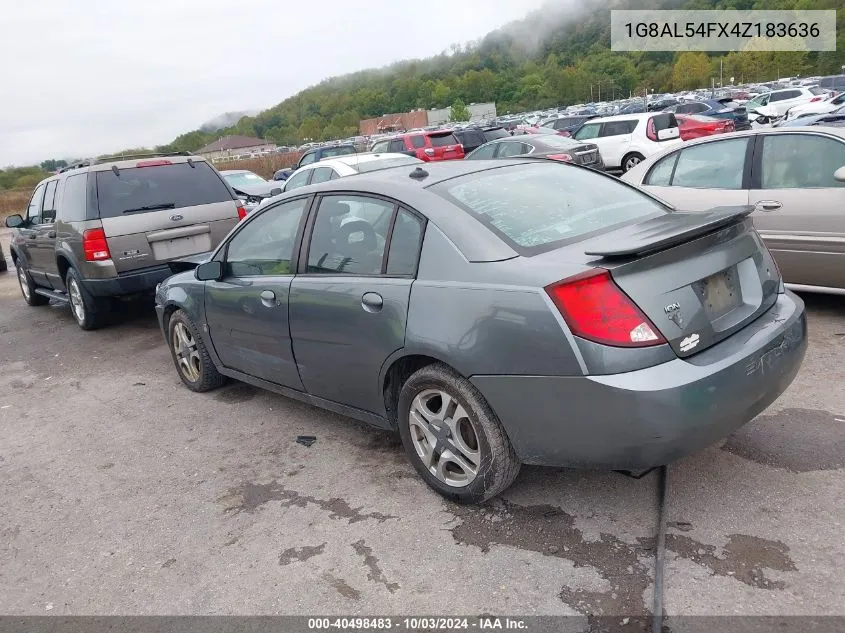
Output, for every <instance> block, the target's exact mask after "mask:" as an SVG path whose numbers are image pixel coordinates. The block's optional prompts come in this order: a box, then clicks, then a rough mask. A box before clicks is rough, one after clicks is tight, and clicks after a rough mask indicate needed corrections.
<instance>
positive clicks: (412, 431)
mask: <svg viewBox="0 0 845 633" xmlns="http://www.w3.org/2000/svg"><path fill="white" fill-rule="evenodd" d="M399 435H400V436H401V437H402V444H403V445H404V447H405V451H406V452H407V454H408V458H409V459H410V460H411V463H412V464H413V465H414V468H416V469H417V472H418V473H419V474H420V476H421V477H422V478H423V479H424V480H425V482H426V483H427V484H428V485H429V486H430V487H431V488H433V489H434V490H435V491H437V492H438V493H440V494H441V495H443V496H444V497H446V498H447V499H451V500H452V501H457V502H458V503H480V502H482V501H486V500H487V499H490V498H491V497H494V496H496V495H497V494H499V493H500V492H502V491H503V490H505V489H506V488H507V487H508V486H510V485H511V483H513V480H514V479H516V476H517V474H518V473H519V468H520V465H521V464H520V461H519V458H518V457H517V455H516V452H515V451H514V450H513V446H511V443H510V440H509V439H508V436H507V433H505V429H504V428H503V427H502V424H501V422H499V419H498V418H497V417H496V414H495V413H494V412H493V410H492V409H491V408H490V405H489V404H487V401H486V400H485V399H484V397H483V396H482V395H481V393H480V392H479V391H478V389H476V388H475V387H474V386H473V385H472V383H470V382H469V381H468V380H467V379H466V378H464V377H463V376H461V375H460V374H458V373H457V372H455V371H454V370H453V369H451V368H450V367H448V366H446V365H444V364H442V363H435V364H434V365H428V366H427V367H423V368H422V369H420V370H419V371H417V372H416V373H414V374H413V375H412V376H411V377H410V378H408V380H407V381H406V382H405V384H404V385H403V387H402V391H401V392H400V393H399Z"/></svg>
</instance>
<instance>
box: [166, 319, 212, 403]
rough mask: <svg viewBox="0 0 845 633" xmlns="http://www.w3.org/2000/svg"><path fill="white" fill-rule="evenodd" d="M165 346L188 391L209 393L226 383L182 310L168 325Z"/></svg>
mask: <svg viewBox="0 0 845 633" xmlns="http://www.w3.org/2000/svg"><path fill="white" fill-rule="evenodd" d="M167 345H168V347H169V348H170V355H171V356H172V357H173V364H174V365H176V372H177V373H178V374H179V378H181V379H182V382H183V383H185V386H186V387H187V388H188V389H190V390H191V391H196V392H198V393H201V392H203V391H211V390H212V389H217V388H218V387H222V386H223V385H224V384H225V383H226V380H227V379H226V376H224V375H223V374H221V373H220V372H219V371H217V367H215V366H214V361H213V360H211V355H210V354H209V353H208V348H206V346H205V342H204V341H203V340H202V337H200V336H199V334H198V331H197V328H196V326H195V325H194V323H193V321H191V319H190V318H188V315H187V314H186V313H185V311H184V310H176V312H174V313H173V314H172V315H171V317H170V321H168V323H167Z"/></svg>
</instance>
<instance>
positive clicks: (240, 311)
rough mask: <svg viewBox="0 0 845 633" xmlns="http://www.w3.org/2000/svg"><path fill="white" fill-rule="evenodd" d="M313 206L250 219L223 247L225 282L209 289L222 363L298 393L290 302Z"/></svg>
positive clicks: (301, 202) (296, 204) (209, 317)
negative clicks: (296, 255) (299, 251)
mask: <svg viewBox="0 0 845 633" xmlns="http://www.w3.org/2000/svg"><path fill="white" fill-rule="evenodd" d="M309 200H310V198H307V197H306V198H298V199H296V200H290V201H286V202H283V203H281V204H275V205H272V206H268V207H267V209H266V210H259V211H256V212H255V216H254V217H252V216H250V217H249V219H248V220H246V221H245V223H244V225H243V226H242V227H241V228H240V229H239V230H238V231H237V232H236V233H235V234H234V235H233V236H232V237H231V238H230V239H229V242H228V244H226V246H225V257H224V260H223V261H224V264H223V276H222V277H221V278H220V279H219V280H213V281H208V282H206V287H205V314H206V322H207V324H208V331H209V335H210V338H211V341H212V345H213V346H214V351H215V352H216V353H217V356H218V357H219V358H220V362H221V363H222V364H223V365H224V366H225V367H227V368H229V369H233V370H235V371H239V372H242V373H244V374H248V375H250V376H254V377H256V378H260V379H262V380H267V381H269V382H272V383H275V384H277V385H282V386H285V387H290V388H292V389H297V390H300V391H301V390H302V382H301V381H300V379H299V373H298V371H297V369H296V363H295V362H294V359H293V351H292V349H291V340H290V328H289V324H288V301H289V295H290V286H291V281H292V280H293V274H294V270H293V266H294V265H295V258H294V253H295V252H296V251H297V245H298V243H299V238H300V235H301V231H302V226H303V225H304V218H305V213H306V211H307V209H308V203H309Z"/></svg>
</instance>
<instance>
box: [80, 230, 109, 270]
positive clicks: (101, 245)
mask: <svg viewBox="0 0 845 633" xmlns="http://www.w3.org/2000/svg"><path fill="white" fill-rule="evenodd" d="M82 249H83V250H84V251H85V261H87V262H99V261H102V260H104V259H111V253H110V252H109V244H108V242H107V241H106V232H105V231H104V230H103V229H88V230H87V231H85V232H83V233H82Z"/></svg>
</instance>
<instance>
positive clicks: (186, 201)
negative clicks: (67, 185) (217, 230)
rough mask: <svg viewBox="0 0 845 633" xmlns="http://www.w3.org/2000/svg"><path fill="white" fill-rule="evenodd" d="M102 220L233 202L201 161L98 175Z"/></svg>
mask: <svg viewBox="0 0 845 633" xmlns="http://www.w3.org/2000/svg"><path fill="white" fill-rule="evenodd" d="M97 199H98V201H99V207H100V217H101V218H113V217H120V216H122V215H123V214H125V213H146V212H149V211H160V210H164V209H179V208H181V207H192V206H195V205H200V204H211V203H214V202H225V201H227V200H232V199H233V198H232V194H231V193H230V192H229V189H228V188H227V187H226V185H225V184H223V181H222V180H221V178H220V176H218V175H217V173H216V172H215V171H214V169H212V167H211V166H210V165H209V164H208V163H206V162H202V161H196V162H194V166H193V167H191V166H190V165H189V164H188V163H176V164H173V165H157V166H151V167H132V168H128V169H119V170H117V173H115V171H114V170H111V169H109V170H108V171H98V172H97Z"/></svg>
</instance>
